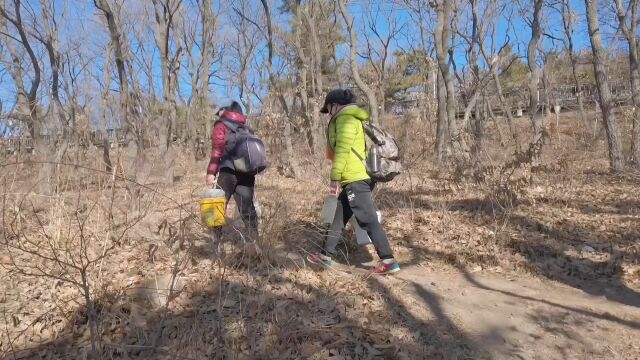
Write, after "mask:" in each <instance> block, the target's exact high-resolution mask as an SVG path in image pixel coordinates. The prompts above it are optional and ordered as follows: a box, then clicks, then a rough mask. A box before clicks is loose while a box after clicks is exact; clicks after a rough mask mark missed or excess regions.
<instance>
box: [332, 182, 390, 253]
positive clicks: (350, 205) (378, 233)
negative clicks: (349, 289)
mask: <svg viewBox="0 0 640 360" xmlns="http://www.w3.org/2000/svg"><path fill="white" fill-rule="evenodd" d="M372 190H373V182H371V181H370V180H362V181H356V182H353V183H351V184H348V185H346V186H345V187H344V188H343V189H342V192H341V193H340V195H339V196H338V208H337V209H336V215H335V217H334V218H333V223H332V224H331V227H330V228H329V232H328V233H327V236H326V238H325V242H324V249H323V251H322V253H323V254H324V255H328V256H335V255H336V254H337V250H336V247H337V246H338V243H339V242H340V237H341V236H342V230H343V229H344V227H345V225H346V224H347V221H349V219H350V218H351V216H354V217H355V218H356V221H357V222H358V225H360V227H361V228H362V229H363V230H365V231H366V232H367V234H368V235H369V237H370V238H371V242H372V243H373V246H374V247H375V248H376V252H377V253H378V256H379V257H380V258H381V259H392V258H393V251H392V250H391V246H390V245H389V240H388V239H387V235H386V234H385V233H384V230H383V229H382V225H381V224H380V222H379V221H378V215H377V214H376V211H377V210H378V209H377V208H376V205H375V204H374V202H373V196H372V194H371V191H372Z"/></svg>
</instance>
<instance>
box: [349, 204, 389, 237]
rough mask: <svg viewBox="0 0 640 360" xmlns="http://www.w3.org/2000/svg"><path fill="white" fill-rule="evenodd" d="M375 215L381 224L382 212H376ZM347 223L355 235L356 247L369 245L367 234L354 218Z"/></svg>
mask: <svg viewBox="0 0 640 360" xmlns="http://www.w3.org/2000/svg"><path fill="white" fill-rule="evenodd" d="M376 214H377V215H378V221H379V222H382V212H381V211H376ZM349 222H350V223H351V226H353V230H354V232H355V233H356V242H357V243H358V245H368V244H371V238H369V234H367V232H366V231H365V230H364V229H363V228H361V227H360V225H358V221H356V218H355V216H352V217H351V219H349Z"/></svg>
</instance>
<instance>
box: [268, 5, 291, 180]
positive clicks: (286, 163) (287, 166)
mask: <svg viewBox="0 0 640 360" xmlns="http://www.w3.org/2000/svg"><path fill="white" fill-rule="evenodd" d="M261 3H262V9H263V10H264V14H265V17H266V19H267V49H268V54H267V55H268V58H267V60H268V61H267V71H268V73H269V92H270V93H271V92H272V91H276V86H275V85H276V78H275V74H274V73H273V28H272V24H271V22H272V19H271V9H270V8H269V4H268V3H267V0H261ZM275 97H277V98H278V99H279V100H280V105H281V107H282V110H283V111H284V113H285V114H286V118H285V119H284V134H283V135H284V138H285V139H284V143H285V152H284V154H285V158H284V159H283V161H282V163H283V164H282V165H283V167H284V169H282V172H281V173H282V174H283V175H286V176H288V177H292V178H297V177H298V176H299V170H298V162H297V160H296V158H295V156H294V155H293V142H292V141H291V137H292V133H291V123H290V121H291V116H290V115H291V114H290V112H289V106H288V105H287V101H286V99H285V97H284V95H283V94H282V93H281V92H279V91H278V94H277V95H275Z"/></svg>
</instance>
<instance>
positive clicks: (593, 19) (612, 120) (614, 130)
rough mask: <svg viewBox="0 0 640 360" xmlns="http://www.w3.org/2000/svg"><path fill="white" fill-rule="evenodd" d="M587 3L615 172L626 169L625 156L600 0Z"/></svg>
mask: <svg viewBox="0 0 640 360" xmlns="http://www.w3.org/2000/svg"><path fill="white" fill-rule="evenodd" d="M585 5H586V9H587V24H588V26H589V38H590V40H591V48H592V50H593V69H594V71H595V75H596V85H597V86H598V96H599V98H600V108H601V109H602V118H603V121H604V125H605V130H606V132H607V140H608V143H609V165H610V167H611V170H612V171H613V172H616V173H619V172H622V171H623V170H624V156H623V154H622V143H621V141H620V130H619V129H618V122H617V119H616V115H615V112H614V106H613V101H612V97H611V90H610V89H609V80H608V73H607V67H606V65H605V64H606V62H607V50H606V48H605V47H604V45H603V43H602V36H601V35H600V20H599V19H598V0H585Z"/></svg>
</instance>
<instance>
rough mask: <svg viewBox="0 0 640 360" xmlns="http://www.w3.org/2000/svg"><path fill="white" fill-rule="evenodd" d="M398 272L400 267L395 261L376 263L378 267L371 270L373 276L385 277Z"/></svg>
mask: <svg viewBox="0 0 640 360" xmlns="http://www.w3.org/2000/svg"><path fill="white" fill-rule="evenodd" d="M398 271H400V265H398V262H397V261H396V260H395V259H384V260H380V262H378V266H376V267H375V268H373V270H371V273H372V274H373V275H387V274H393V273H397V272H398Z"/></svg>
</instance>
